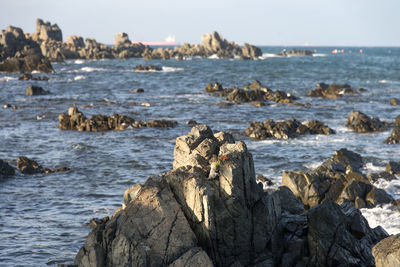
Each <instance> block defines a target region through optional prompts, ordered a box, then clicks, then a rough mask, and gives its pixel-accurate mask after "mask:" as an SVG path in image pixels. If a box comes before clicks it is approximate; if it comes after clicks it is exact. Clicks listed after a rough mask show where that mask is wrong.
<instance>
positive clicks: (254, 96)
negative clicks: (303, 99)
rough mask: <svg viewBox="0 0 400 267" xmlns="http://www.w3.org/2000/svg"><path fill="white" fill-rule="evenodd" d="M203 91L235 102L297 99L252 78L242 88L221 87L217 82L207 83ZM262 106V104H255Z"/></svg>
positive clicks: (282, 101)
mask: <svg viewBox="0 0 400 267" xmlns="http://www.w3.org/2000/svg"><path fill="white" fill-rule="evenodd" d="M205 91H206V92H208V93H210V94H211V95H213V96H220V97H226V100H229V101H233V102H234V103H236V104H239V103H248V102H258V103H260V102H263V101H274V102H277V103H292V102H293V100H295V99H297V98H296V97H294V96H292V95H291V94H289V93H286V92H283V91H273V90H271V89H269V88H268V87H266V86H263V85H262V84H261V83H260V82H259V81H257V80H254V81H253V82H252V83H249V84H247V85H245V86H244V87H243V88H237V87H232V88H223V87H222V85H221V84H220V83H218V82H216V83H214V84H211V83H209V84H208V85H207V87H206V88H205ZM257 105H258V106H262V104H257Z"/></svg>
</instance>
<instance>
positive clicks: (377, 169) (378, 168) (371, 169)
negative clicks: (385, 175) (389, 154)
mask: <svg viewBox="0 0 400 267" xmlns="http://www.w3.org/2000/svg"><path fill="white" fill-rule="evenodd" d="M364 169H365V170H367V172H383V171H385V167H382V166H375V165H374V164H373V163H372V162H367V163H366V164H365V166H364Z"/></svg>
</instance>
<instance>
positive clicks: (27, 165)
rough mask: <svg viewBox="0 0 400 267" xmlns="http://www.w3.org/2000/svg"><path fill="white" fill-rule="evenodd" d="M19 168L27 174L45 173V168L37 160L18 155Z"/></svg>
mask: <svg viewBox="0 0 400 267" xmlns="http://www.w3.org/2000/svg"><path fill="white" fill-rule="evenodd" d="M17 169H18V170H20V171H21V172H22V173H25V174H35V173H43V172H44V169H43V167H42V166H40V165H39V164H38V163H37V162H36V161H34V160H32V159H29V158H27V157H18V160H17Z"/></svg>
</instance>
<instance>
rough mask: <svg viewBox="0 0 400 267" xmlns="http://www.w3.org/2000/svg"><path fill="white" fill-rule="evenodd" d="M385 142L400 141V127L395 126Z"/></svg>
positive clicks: (395, 142) (396, 142)
mask: <svg viewBox="0 0 400 267" xmlns="http://www.w3.org/2000/svg"><path fill="white" fill-rule="evenodd" d="M385 143H386V144H398V143H400V128H399V127H395V128H394V129H393V130H392V132H391V134H390V136H389V137H388V138H387V139H386V140H385Z"/></svg>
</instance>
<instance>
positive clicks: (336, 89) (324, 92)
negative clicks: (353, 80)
mask: <svg viewBox="0 0 400 267" xmlns="http://www.w3.org/2000/svg"><path fill="white" fill-rule="evenodd" d="M356 93H357V92H356V90H354V89H353V88H351V86H350V85H348V84H336V83H332V84H330V85H328V84H326V83H318V84H317V88H316V89H315V90H311V91H310V92H308V94H307V96H311V97H323V98H338V97H341V96H343V95H353V94H356Z"/></svg>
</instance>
